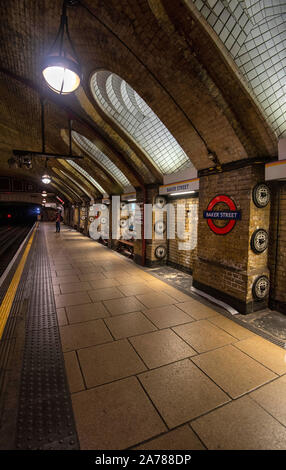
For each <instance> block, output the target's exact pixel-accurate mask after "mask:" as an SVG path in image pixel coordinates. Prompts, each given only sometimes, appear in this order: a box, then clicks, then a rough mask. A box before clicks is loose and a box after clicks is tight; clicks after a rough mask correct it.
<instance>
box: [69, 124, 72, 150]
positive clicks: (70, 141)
mask: <svg viewBox="0 0 286 470" xmlns="http://www.w3.org/2000/svg"><path fill="white" fill-rule="evenodd" d="M69 146H70V155H72V120H71V119H70V118H69Z"/></svg>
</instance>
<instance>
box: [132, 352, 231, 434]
mask: <svg viewBox="0 0 286 470" xmlns="http://www.w3.org/2000/svg"><path fill="white" fill-rule="evenodd" d="M138 377H139V379H140V381H141V382H142V384H143V386H144V389H145V390H146V392H147V393H148V395H149V396H150V398H151V400H152V402H153V403H154V405H155V406H156V408H157V409H158V410H159V412H160V414H161V416H162V417H163V418H164V420H165V422H166V423H167V425H168V427H169V428H174V427H176V426H179V425H180V424H183V423H185V422H187V421H190V420H191V419H194V418H196V417H197V416H200V415H202V414H203V413H206V412H207V411H210V410H212V409H214V408H216V407H218V406H219V405H222V404H223V403H226V402H228V401H229V398H228V397H227V395H226V394H225V393H224V392H223V391H222V390H220V389H219V388H218V387H217V386H216V385H215V384H214V383H213V382H212V381H211V380H210V379H209V378H208V377H207V376H206V375H205V374H204V373H203V372H201V371H200V370H199V369H198V368H197V367H196V366H195V365H194V364H193V363H192V362H191V361H190V360H189V359H185V360H183V361H180V362H176V363H175V364H170V365H167V366H163V367H160V368H159V369H154V370H152V371H149V372H143V373H142V374H140V375H139V376H138Z"/></svg>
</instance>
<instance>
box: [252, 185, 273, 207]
mask: <svg viewBox="0 0 286 470" xmlns="http://www.w3.org/2000/svg"><path fill="white" fill-rule="evenodd" d="M252 197H253V202H254V204H255V205H256V207H266V206H267V204H268V203H269V201H270V189H269V187H268V186H267V184H265V183H259V184H257V185H256V186H255V187H254V188H253V192H252Z"/></svg>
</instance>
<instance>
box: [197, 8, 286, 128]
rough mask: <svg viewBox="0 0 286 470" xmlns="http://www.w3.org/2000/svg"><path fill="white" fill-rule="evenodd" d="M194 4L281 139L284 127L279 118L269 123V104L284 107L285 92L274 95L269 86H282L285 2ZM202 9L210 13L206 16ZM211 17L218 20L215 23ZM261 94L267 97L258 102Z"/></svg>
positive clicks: (285, 46)
mask: <svg viewBox="0 0 286 470" xmlns="http://www.w3.org/2000/svg"><path fill="white" fill-rule="evenodd" d="M194 3H195V5H196V6H197V8H198V9H199V11H200V12H201V13H202V14H203V16H204V17H205V19H206V20H207V21H208V22H209V24H210V26H211V27H212V28H213V29H214V31H215V32H216V33H217V34H218V36H219V37H220V39H221V40H222V41H223V43H224V45H225V47H226V48H227V50H228V51H229V52H230V53H231V55H232V57H233V59H234V60H235V62H236V64H237V66H238V67H239V68H240V70H241V72H242V74H243V75H244V77H245V79H246V81H247V82H248V84H249V86H250V88H252V90H253V92H254V94H255V95H256V97H257V99H258V102H259V103H260V105H261V108H262V111H263V112H264V115H265V117H266V119H268V121H269V123H270V125H272V127H273V129H274V130H275V131H277V136H279V137H280V136H282V135H283V133H284V132H285V126H284V124H283V126H282V124H281V119H280V120H279V123H278V121H273V119H275V116H274V115H273V112H272V109H271V106H269V103H274V102H275V106H276V104H277V103H276V102H277V100H278V103H279V104H280V106H282V104H283V106H284V102H285V94H286V93H285V90H283V92H282V93H280V94H278V95H277V90H278V88H277V86H275V88H274V87H273V86H272V87H271V84H272V85H274V84H277V81H278V80H279V79H282V80H283V82H282V83H280V87H281V88H283V87H284V85H285V68H286V1H285V0H256V1H254V0H217V2H216V3H215V4H213V2H210V1H209V0H203V1H200V2H194ZM204 6H207V7H208V8H209V9H210V10H212V12H211V13H210V14H208V15H206V14H205V12H206V10H205V9H204V8H203V7H204ZM213 15H216V16H217V18H219V19H218V20H217V21H216V22H214V16H213ZM209 18H211V22H210V21H209ZM230 33H231V35H230ZM233 38H234V39H233ZM251 61H252V63H251ZM259 83H261V85H259ZM262 91H264V92H265V93H266V96H267V98H265V95H263V99H262V95H261V93H262ZM272 106H273V105H272ZM270 117H271V118H270ZM284 120H285V118H284ZM284 135H285V134H284Z"/></svg>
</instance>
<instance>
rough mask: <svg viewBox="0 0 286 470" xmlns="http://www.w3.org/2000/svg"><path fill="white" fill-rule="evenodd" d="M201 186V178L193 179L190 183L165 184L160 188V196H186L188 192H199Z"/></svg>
mask: <svg viewBox="0 0 286 470" xmlns="http://www.w3.org/2000/svg"><path fill="white" fill-rule="evenodd" d="M199 185H200V179H199V178H193V179H191V180H188V181H180V182H177V183H170V184H164V185H163V186H160V188H159V194H170V195H171V194H172V195H174V194H177V193H178V195H180V194H186V193H187V192H188V191H198V190H199Z"/></svg>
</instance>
